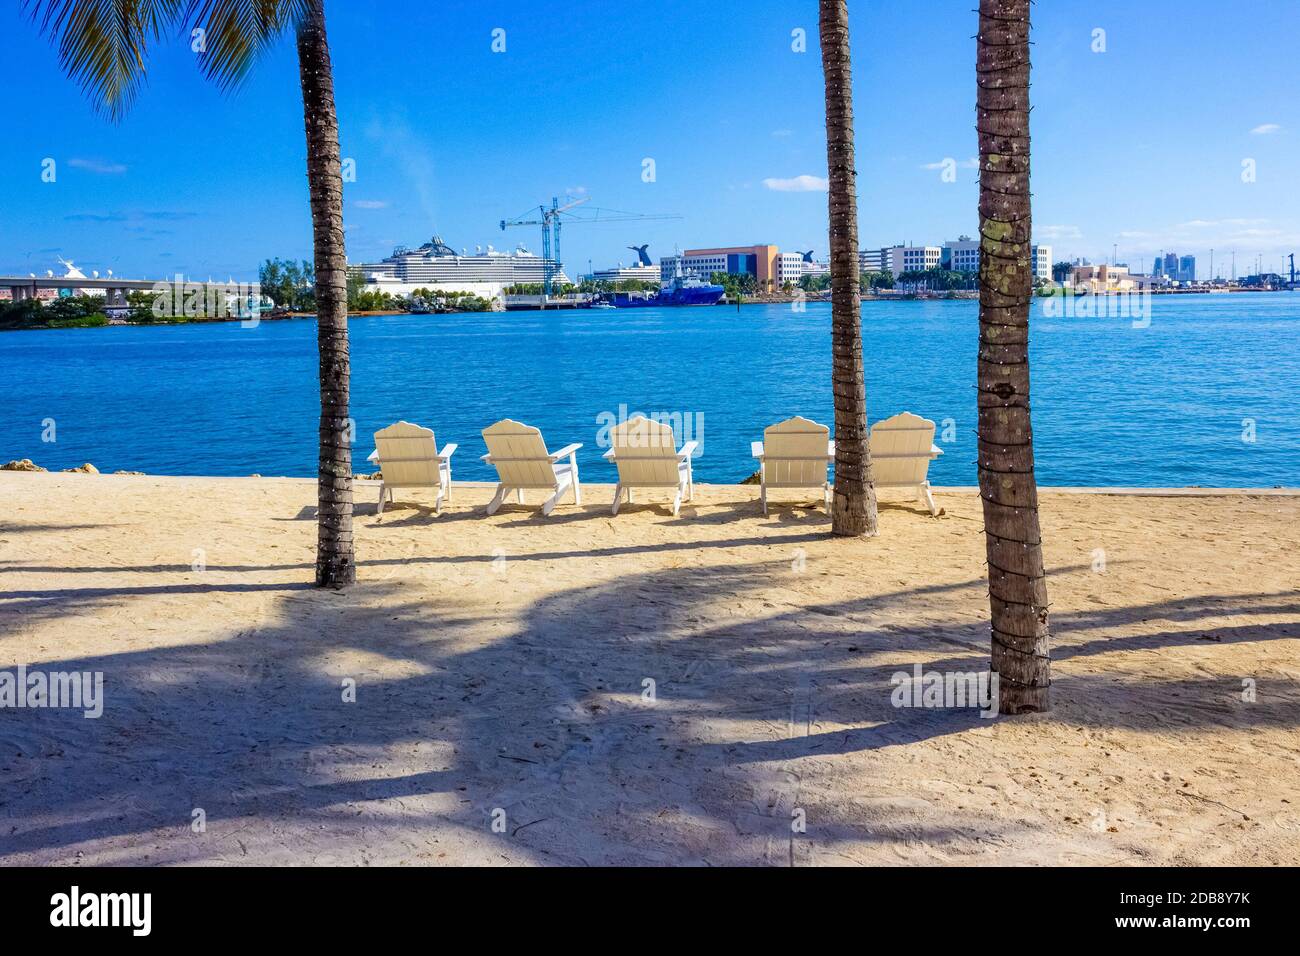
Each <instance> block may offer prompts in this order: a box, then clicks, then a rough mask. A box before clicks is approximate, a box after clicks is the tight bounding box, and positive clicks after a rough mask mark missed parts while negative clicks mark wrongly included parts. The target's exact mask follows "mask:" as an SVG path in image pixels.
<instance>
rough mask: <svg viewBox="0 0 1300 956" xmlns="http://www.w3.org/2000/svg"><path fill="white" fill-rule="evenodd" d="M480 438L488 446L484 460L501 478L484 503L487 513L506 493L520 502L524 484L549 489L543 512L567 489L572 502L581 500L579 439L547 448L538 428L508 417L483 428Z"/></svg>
mask: <svg viewBox="0 0 1300 956" xmlns="http://www.w3.org/2000/svg"><path fill="white" fill-rule="evenodd" d="M483 441H484V443H485V444H486V445H487V448H488V453H487V454H486V455H484V456H483V461H485V462H487V463H488V464H489V465H492V466H493V467H494V468H496V470H497V477H498V478H499V479H500V482H499V483H498V484H497V493H496V495H495V496H493V498H492V501H491V502H490V503H489V504H488V506H487V513H488V514H490V515H492V514H496V513H497V509H498V508H500V507H501V504H502V502H504V501H505V500H506V495H508V494H509V493H510V492H512V491H513V492H514V493H515V494H516V495H517V496H518V498H519V503H520V504H523V503H524V490H525V489H526V488H542V489H545V490H547V491H549V492H551V496H550V497H549V498H547V499H546V501H545V502H543V503H542V514H543V515H549V514H550V513H551V512H552V511H554V510H555V506H556V505H557V504H559V502H560V499H561V498H563V497H564V495H565V493H566V492H568V491H569V490H572V491H573V503H574V504H575V505H580V504H582V485H581V484H580V483H579V480H578V449H579V448H581V447H582V444H581V442H574V443H573V444H571V445H565V446H564V447H563V448H561V449H560V450H559V451H557V452H548V451H547V450H546V442H544V441H542V433H541V432H540V431H539V430H537V429H536V428H533V427H532V426H531V425H524V424H522V423H521V422H517V421H514V420H512V419H509V418H503V419H502V420H501V421H499V422H497V423H496V424H495V425H489V426H488V427H487V428H485V429H483ZM565 458H567V459H569V460H568V462H564V461H563V459H565Z"/></svg>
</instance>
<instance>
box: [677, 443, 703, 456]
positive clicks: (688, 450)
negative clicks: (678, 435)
mask: <svg viewBox="0 0 1300 956" xmlns="http://www.w3.org/2000/svg"><path fill="white" fill-rule="evenodd" d="M699 447H700V443H699V442H697V441H688V442H687V443H686V444H685V445H683V446H682V450H681V451H679V452H678V453H677V457H678V458H681V459H686V458H690V457H691V456H692V455H694V454H695V449H697V448H699Z"/></svg>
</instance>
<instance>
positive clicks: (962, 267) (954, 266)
mask: <svg viewBox="0 0 1300 956" xmlns="http://www.w3.org/2000/svg"><path fill="white" fill-rule="evenodd" d="M939 262H940V265H941V266H942V267H943V268H945V269H951V270H952V271H953V272H979V271H980V243H979V240H978V239H972V238H971V237H970V236H959V237H958V238H956V239H951V240H949V241H948V242H945V243H944V244H943V252H942V255H941V256H940V260H939Z"/></svg>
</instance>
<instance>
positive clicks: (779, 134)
mask: <svg viewBox="0 0 1300 956" xmlns="http://www.w3.org/2000/svg"><path fill="white" fill-rule="evenodd" d="M772 135H773V136H775V137H776V138H777V139H785V138H786V137H787V136H793V135H794V130H792V129H774V130H772Z"/></svg>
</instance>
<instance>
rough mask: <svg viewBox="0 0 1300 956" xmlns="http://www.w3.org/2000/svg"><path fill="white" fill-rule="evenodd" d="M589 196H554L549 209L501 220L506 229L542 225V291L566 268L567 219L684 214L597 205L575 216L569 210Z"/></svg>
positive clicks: (643, 219) (638, 218)
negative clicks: (563, 243)
mask: <svg viewBox="0 0 1300 956" xmlns="http://www.w3.org/2000/svg"><path fill="white" fill-rule="evenodd" d="M589 200H590V197H589V196H583V197H582V198H581V199H574V200H571V201H570V202H567V203H565V204H564V205H563V206H561V205H560V200H559V197H554V196H553V197H552V198H551V208H549V209H547V208H546V207H545V206H538V207H536V208H537V211H536V212H533V211H532V210H531V209H530V210H529V211H528V212H526V213H524V214H523V215H521V216H518V217H516V218H514V219H502V220H501V229H502V231H503V232H504V231H505V230H506V229H507V228H509V227H510V226H541V227H542V292H543V293H544V294H546V295H550V294H551V287H552V280H553V279H554V277H555V273H556V272H558V271H560V270H561V269H563V268H564V263H563V261H561V259H560V226H561V225H563V224H564V223H565V222H570V223H577V222H629V221H635V222H646V221H649V220H653V219H680V218H682V217H681V216H653V215H645V214H643V213H636V212H624V211H622V210H620V209H601V208H600V207H598V206H591V207H589V208H588V211H589V212H590V213H594V215H587V216H575V215H573V214H572V213H570V210H571V209H574V208H575V207H577V206H581V205H582V204H583V203H585V202H588V201H589ZM533 217H537V218H533ZM552 253H553V254H552Z"/></svg>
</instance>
